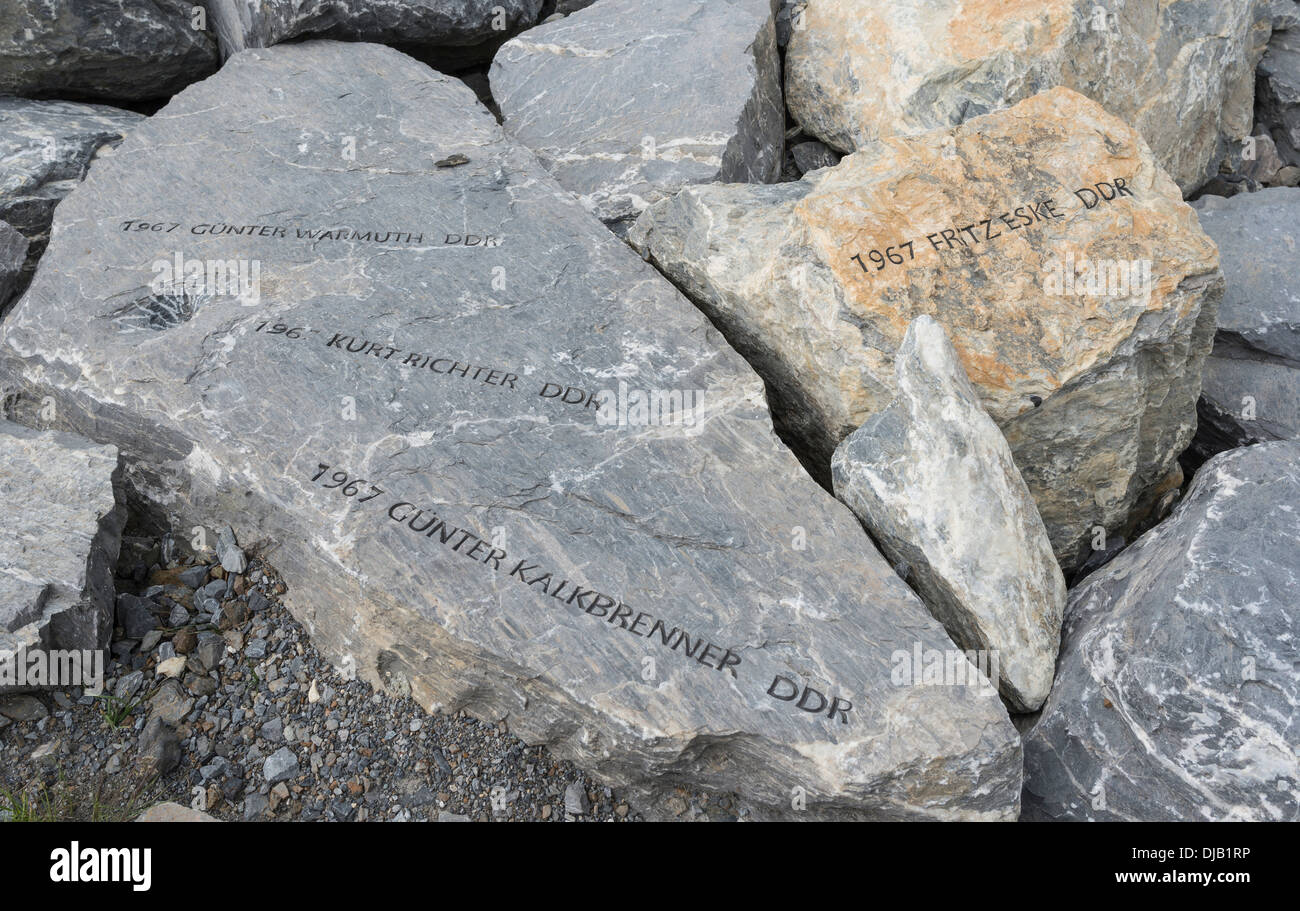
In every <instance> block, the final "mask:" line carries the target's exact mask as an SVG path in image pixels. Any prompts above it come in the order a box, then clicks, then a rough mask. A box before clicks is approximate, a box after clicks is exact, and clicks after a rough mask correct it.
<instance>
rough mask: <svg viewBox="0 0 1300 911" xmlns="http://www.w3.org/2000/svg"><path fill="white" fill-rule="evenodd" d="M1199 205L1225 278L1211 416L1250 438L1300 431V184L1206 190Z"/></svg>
mask: <svg viewBox="0 0 1300 911" xmlns="http://www.w3.org/2000/svg"><path fill="white" fill-rule="evenodd" d="M1196 209H1197V215H1198V216H1199V217H1200V221H1201V226H1202V227H1203V228H1204V229H1205V232H1206V233H1207V234H1209V235H1210V237H1212V238H1213V239H1214V242H1215V243H1216V244H1217V245H1218V247H1219V256H1220V260H1221V262H1222V265H1223V275H1224V280H1225V283H1226V287H1225V291H1224V295H1223V303H1222V305H1221V306H1220V307H1219V317H1218V331H1217V332H1216V334H1215V339H1214V350H1213V353H1212V354H1211V356H1210V359H1209V360H1208V361H1207V362H1206V365H1205V383H1204V386H1203V388H1202V390H1201V395H1202V397H1203V399H1204V405H1205V406H1208V409H1209V411H1208V415H1207V416H1208V418H1209V420H1211V421H1213V422H1214V423H1215V424H1218V425H1221V428H1222V430H1223V432H1225V433H1228V434H1229V435H1232V436H1236V437H1237V438H1239V439H1241V440H1243V441H1246V440H1251V441H1255V440H1278V439H1294V438H1297V437H1300V289H1298V288H1297V287H1296V277H1297V276H1300V189H1296V188H1293V187H1276V188H1273V189H1268V190H1263V191H1261V192H1258V193H1241V194H1238V195H1237V196H1234V197H1232V198H1231V199H1221V198H1219V197H1214V196H1205V197H1202V198H1201V199H1199V200H1197V202H1196ZM1203 413H1204V412H1203Z"/></svg>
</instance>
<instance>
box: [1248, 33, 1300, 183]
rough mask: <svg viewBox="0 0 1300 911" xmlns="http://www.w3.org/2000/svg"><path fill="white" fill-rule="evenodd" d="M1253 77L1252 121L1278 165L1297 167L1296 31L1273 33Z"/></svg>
mask: <svg viewBox="0 0 1300 911" xmlns="http://www.w3.org/2000/svg"><path fill="white" fill-rule="evenodd" d="M1256 77H1257V81H1256V92H1255V119H1256V121H1258V122H1259V123H1260V124H1262V125H1263V126H1265V127H1266V128H1267V129H1268V130H1269V132H1270V133H1271V134H1272V137H1273V141H1274V142H1275V143H1276V144H1277V150H1278V154H1279V155H1280V156H1281V158H1282V161H1283V162H1284V163H1285V164H1288V165H1292V166H1300V27H1297V28H1294V29H1288V30H1286V31H1280V32H1274V33H1273V38H1272V40H1270V41H1269V43H1268V49H1267V50H1266V51H1265V52H1264V58H1263V59H1262V60H1260V62H1259V68H1258V70H1256Z"/></svg>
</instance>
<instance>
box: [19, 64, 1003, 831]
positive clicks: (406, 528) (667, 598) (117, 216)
mask: <svg viewBox="0 0 1300 911" xmlns="http://www.w3.org/2000/svg"><path fill="white" fill-rule="evenodd" d="M326 85H328V86H329V90H328V91H325V90H323V86H326ZM197 112H203V116H202V117H197V116H195V114H196V113H197ZM346 136H351V137H354V138H355V144H354V145H352V146H349V145H348V144H346V143H344V141H343V137H346ZM352 152H354V153H355V155H354V157H345V153H347V154H351V153H352ZM455 155H459V156H462V157H463V158H466V159H468V162H467V163H466V164H463V165H461V166H459V167H442V168H439V167H436V166H435V165H434V162H436V161H445V160H446V159H448V158H450V157H452V156H455ZM104 164H105V166H104V167H102V168H99V167H97V168H96V169H94V170H93V171H92V173H91V175H90V177H89V178H88V181H87V183H86V184H85V185H84V186H83V187H82V188H81V189H80V190H79V191H78V192H77V193H75V194H73V195H72V196H71V197H70V198H69V199H68V200H67V201H66V202H65V203H64V205H62V206H61V207H60V208H59V211H58V215H57V218H58V226H57V228H56V232H55V237H54V241H53V243H52V245H51V247H50V249H49V251H48V252H47V254H46V257H45V260H44V261H43V263H42V267H41V269H40V271H39V273H38V275H37V277H36V280H35V281H34V283H33V285H32V287H31V288H30V290H29V292H28V293H27V294H26V295H25V296H24V297H23V299H22V301H21V302H20V303H19V305H18V307H17V308H16V309H15V311H14V313H13V314H12V315H11V317H10V318H9V320H8V321H7V323H6V324H5V327H4V331H3V337H2V339H0V361H3V366H0V377H3V378H4V379H3V380H0V384H2V385H4V386H6V387H8V388H9V389H10V391H11V392H13V393H16V396H17V397H16V400H15V399H10V400H9V401H12V402H14V404H13V407H14V410H15V411H17V412H19V413H22V414H24V415H26V414H28V413H29V412H30V410H31V409H33V408H34V407H36V405H37V403H39V401H40V397H41V396H43V395H50V396H51V397H53V398H55V399H56V400H57V401H58V403H59V414H60V417H61V420H64V421H66V422H67V423H68V424H70V425H75V426H83V427H85V428H86V431H87V432H88V433H90V434H91V435H93V436H95V437H97V438H100V439H111V440H114V441H118V442H119V443H120V444H121V446H122V448H123V450H124V452H125V454H126V456H127V458H128V460H129V472H128V478H129V480H130V482H131V484H132V486H133V488H134V490H135V492H136V494H137V495H138V496H140V497H142V498H143V499H148V500H152V501H153V507H152V510H153V513H154V515H155V518H156V519H158V520H159V521H164V522H167V523H168V524H170V525H172V526H173V527H175V528H183V529H189V528H191V527H192V526H193V525H194V524H204V525H206V526H208V527H211V526H212V525H213V524H214V523H215V522H216V521H217V520H218V518H221V519H229V520H230V521H231V522H232V523H233V525H234V531H235V533H236V536H237V538H238V541H239V545H240V547H241V548H245V549H249V550H250V551H252V552H260V553H263V554H264V555H265V557H266V558H267V559H268V560H269V561H270V562H271V563H272V565H274V566H276V567H277V568H278V569H279V570H280V572H281V573H282V574H283V577H284V579H285V581H286V583H287V585H288V589H289V591H288V596H287V598H288V601H287V603H288V604H289V606H290V607H291V609H292V610H294V612H295V614H296V616H298V617H300V618H301V619H302V620H303V622H304V623H305V624H306V625H307V626H308V628H309V629H310V630H311V632H312V635H313V638H314V640H315V641H316V642H318V643H319V645H320V647H321V648H322V650H323V651H324V652H325V653H327V654H329V655H331V656H332V657H333V658H334V660H336V661H338V662H339V663H340V664H341V665H343V666H350V667H354V668H355V669H356V670H357V672H358V673H360V674H362V675H363V676H365V677H366V678H367V679H370V680H374V681H378V682H381V683H383V684H384V685H386V686H387V687H389V688H391V689H394V690H399V691H407V690H409V691H411V692H412V693H413V694H414V695H415V696H416V697H417V698H418V699H419V700H420V701H421V702H422V703H423V704H424V705H426V706H429V707H433V706H441V707H443V708H446V709H449V710H458V709H466V710H468V711H470V712H472V713H474V714H475V715H477V716H479V717H483V718H491V719H501V718H504V719H507V720H508V721H509V724H510V727H511V729H512V730H514V731H515V732H516V733H518V734H519V735H520V736H522V737H524V738H525V739H526V740H528V741H530V742H537V743H547V744H549V745H550V746H551V748H552V749H553V750H555V751H556V752H557V753H558V754H559V755H562V756H565V757H570V758H573V759H575V760H578V761H580V762H582V763H583V764H584V765H585V766H586V767H587V768H589V769H590V770H591V771H592V772H593V774H597V775H599V776H600V777H601V778H602V779H603V780H605V781H607V782H614V783H620V784H622V785H624V786H626V787H628V788H629V789H630V792H629V793H633V794H640V793H646V794H648V793H650V792H651V791H653V790H654V789H656V788H659V789H662V788H672V787H675V786H677V784H679V783H683V782H690V783H692V784H693V785H695V786H699V787H704V788H708V789H720V790H725V791H737V792H740V793H741V794H742V795H743V797H744V798H745V799H747V800H750V801H752V802H753V804H754V805H755V807H757V808H758V810H757V812H758V813H759V815H796V813H797V812H804V813H806V814H808V815H810V816H846V817H863V816H873V817H889V818H893V817H908V818H915V817H941V818H948V817H978V818H1009V817H1014V816H1015V815H1016V813H1017V809H1018V807H1017V797H1018V794H1019V790H1020V784H1019V781H1020V750H1019V741H1018V738H1017V736H1016V733H1015V731H1014V729H1013V728H1012V727H1011V725H1010V723H1009V721H1008V719H1007V716H1006V713H1005V710H1004V709H1003V708H1002V705H1001V703H1000V702H999V701H998V700H997V697H996V694H995V692H994V691H993V690H992V689H991V688H989V687H924V686H906V687H902V686H894V685H892V683H891V676H890V675H891V660H892V658H893V656H894V655H895V654H896V653H897V652H900V651H902V652H904V653H906V652H907V650H909V649H913V648H921V649H933V650H947V649H951V648H952V645H951V642H950V641H949V640H948V638H947V636H946V635H945V634H944V633H943V630H942V628H941V627H940V626H939V624H938V623H937V622H935V621H934V620H933V619H932V618H931V617H929V615H928V614H927V613H926V612H925V610H924V607H923V606H922V605H921V604H920V602H919V601H918V600H917V599H916V597H915V596H914V595H913V594H912V593H911V592H910V590H908V589H907V588H906V586H905V585H904V584H903V583H902V582H901V581H900V580H899V579H898V578H897V576H895V575H894V574H893V572H892V571H891V570H890V568H889V567H888V565H887V564H886V563H885V562H884V560H883V559H882V558H881V557H880V556H879V554H878V553H877V552H876V551H875V550H874V549H873V548H872V546H871V544H870V542H869V540H868V538H867V537H866V535H865V534H863V533H862V531H861V529H860V527H859V526H858V524H857V522H856V521H855V520H854V518H853V516H852V515H851V514H850V513H849V511H848V510H847V509H845V508H844V507H843V506H841V505H839V504H838V503H836V502H835V501H834V500H833V499H831V498H830V497H829V496H828V495H826V494H825V493H824V492H823V491H821V490H820V489H818V488H817V486H816V485H815V484H814V483H813V481H812V480H811V479H809V478H808V477H807V476H806V475H805V474H803V473H802V471H801V469H800V467H799V465H798V463H797V462H796V460H795V458H794V457H793V455H792V454H791V453H790V452H789V451H788V450H786V449H785V448H784V447H783V446H782V445H781V444H780V442H779V440H778V439H777V438H776V436H775V435H774V434H773V432H772V428H771V423H770V417H769V415H768V413H767V410H766V408H765V407H764V396H763V387H762V383H761V382H760V380H759V379H758V377H757V376H755V375H754V373H753V372H752V370H751V369H750V368H749V367H748V366H747V365H746V364H745V362H744V361H743V360H742V359H741V358H740V357H739V356H738V355H736V354H735V353H734V352H733V351H732V350H731V349H730V348H728V347H727V346H726V344H725V343H724V342H723V341H722V339H721V337H720V336H719V335H718V334H717V333H716V332H715V331H714V330H713V329H712V328H711V327H710V326H709V324H708V322H707V321H706V320H705V319H704V318H703V317H702V316H701V315H700V314H699V313H698V311H696V310H695V308H693V307H692V306H691V304H690V303H689V302H688V301H687V300H686V299H685V298H683V297H682V296H681V295H680V294H679V293H677V292H676V291H675V290H674V289H673V288H672V287H671V285H669V284H668V283H667V282H666V281H664V280H663V279H662V278H661V277H660V276H658V275H657V274H656V273H655V272H654V271H653V270H652V269H650V268H649V267H648V266H646V265H645V264H644V263H642V262H640V261H639V260H638V259H637V257H636V256H635V255H634V254H632V253H631V252H630V251H629V250H628V249H627V248H626V246H625V245H624V244H622V243H621V242H619V241H618V240H617V238H615V237H613V236H612V235H611V234H610V233H609V232H608V231H607V230H606V229H605V228H604V227H602V226H601V225H600V223H599V222H598V221H596V220H595V219H593V218H592V217H591V216H590V215H589V214H588V213H586V212H585V211H584V210H583V209H582V208H581V207H580V206H579V205H578V204H577V202H576V201H575V200H574V199H573V197H572V196H571V195H570V194H568V193H567V192H565V191H564V190H563V189H562V188H561V187H560V186H559V185H558V184H557V183H555V181H554V180H553V179H551V178H550V177H549V176H547V175H546V174H545V173H544V172H543V171H542V170H541V169H540V168H539V167H538V165H537V163H536V159H535V158H534V157H533V156H532V154H531V153H530V152H528V151H527V150H526V149H523V148H522V147H520V146H518V145H516V144H514V143H512V142H509V141H507V140H506V138H505V137H504V134H503V133H502V132H501V130H500V128H499V127H498V126H497V124H496V123H495V121H494V120H493V119H492V117H491V116H490V115H489V114H488V113H487V111H486V110H484V109H483V108H481V107H479V106H478V104H477V102H476V101H475V99H474V96H473V93H472V92H471V91H470V90H469V89H468V88H466V87H465V86H464V85H463V84H462V83H460V82H459V81H457V80H454V79H450V78H448V77H444V76H441V75H439V74H437V73H435V72H433V71H432V70H429V69H428V68H427V67H425V66H423V65H421V64H418V63H416V62H415V61H413V60H411V59H409V58H407V57H404V56H403V55H401V54H399V53H397V52H395V51H392V50H389V49H387V48H381V47H377V46H374V45H365V44H338V43H333V42H306V43H302V44H292V45H281V46H279V47H276V48H271V49H268V50H259V51H247V52H245V53H243V54H240V55H237V56H236V57H234V58H232V59H231V60H230V61H229V62H228V63H227V65H226V66H225V67H223V69H222V70H221V72H220V73H219V74H218V75H217V76H215V77H213V78H212V79H210V80H208V81H206V82H204V83H201V84H199V85H196V86H193V87H191V88H190V89H188V90H186V91H185V92H183V93H181V95H179V96H178V97H177V98H176V99H174V100H173V101H172V103H171V104H169V105H168V106H167V107H166V108H164V109H163V110H162V111H160V112H159V113H158V114H157V115H155V116H154V117H152V118H151V119H150V120H149V121H148V122H147V123H146V124H144V125H142V126H141V127H140V129H139V130H138V131H136V132H135V133H134V134H133V135H132V136H131V137H130V138H128V140H127V143H126V144H125V145H124V147H123V148H122V149H120V150H119V153H118V154H116V155H114V156H113V158H112V159H110V160H109V161H107V162H105V163H104ZM86 250H93V251H95V254H94V256H88V255H87V254H86V252H85V251H86ZM177 256H181V257H182V258H183V261H194V262H203V263H207V262H208V261H220V262H222V263H224V264H225V265H226V267H227V268H226V272H227V273H228V274H240V272H239V263H240V261H241V260H242V261H243V262H244V264H245V265H246V266H247V267H248V268H246V269H244V274H245V275H246V277H248V278H249V279H250V281H249V282H247V283H246V286H240V285H238V284H236V286H235V287H234V288H232V287H230V285H229V284H228V283H227V284H225V285H224V286H221V285H218V284H214V283H213V280H212V279H209V278H207V277H205V278H204V281H203V282H202V286H201V287H200V283H197V282H196V283H195V284H194V286H192V287H190V288H187V289H173V290H174V293H172V294H171V295H170V296H169V295H167V294H163V293H160V292H159V291H158V290H157V289H151V287H150V283H151V281H152V280H153V279H155V278H156V277H158V276H159V275H160V274H163V273H162V272H161V271H159V268H158V264H164V265H165V263H167V262H174V261H175V258H176V257H177ZM252 263H257V264H259V265H258V273H257V276H258V278H257V281H256V282H253V281H252V280H251V279H252V276H253V269H252ZM182 272H184V268H183V269H182ZM223 291H224V292H225V293H218V292H223ZM647 314H654V317H653V318H652V319H650V318H647ZM601 390H608V391H609V394H607V395H605V396H601V397H600V398H598V399H595V400H593V399H592V396H593V395H594V394H596V393H598V392H599V391H601ZM648 392H653V393H654V401H655V403H656V407H655V414H654V415H653V416H652V415H650V414H649V413H648V411H647V409H646V408H645V407H644V401H643V396H644V395H645V394H646V393H648ZM673 393H676V394H677V396H678V397H677V398H676V399H675V400H674V399H673V398H672V397H671V396H672V394H673ZM688 395H689V399H688V398H687V396H688ZM665 396H668V398H667V401H668V405H667V406H666V407H667V410H666V411H665V405H664V402H665ZM600 403H604V407H603V409H602V408H600V407H597V405H598V404H600ZM638 403H640V404H638ZM778 677H779V678H781V679H780V680H778V679H777V678H778ZM769 690H770V691H771V695H769ZM836 700H841V701H838V702H837V701H836ZM846 701H847V702H851V703H852V706H851V708H850V707H848V706H847V704H846ZM801 702H802V703H803V707H802V708H801V707H800V705H799V703H801ZM832 710H834V711H832ZM792 789H801V790H799V791H792ZM792 794H795V795H796V796H798V795H805V794H806V807H807V809H806V810H804V811H796V810H794V809H792V806H793V804H792ZM802 802H803V799H802V797H801V799H800V800H799V801H796V803H802Z"/></svg>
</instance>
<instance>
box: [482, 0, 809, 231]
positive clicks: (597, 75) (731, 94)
mask: <svg viewBox="0 0 1300 911" xmlns="http://www.w3.org/2000/svg"><path fill="white" fill-rule="evenodd" d="M772 7H773V4H772V0H666V2H661V3H656V4H655V7H654V11H653V13H652V14H648V13H647V9H646V7H645V5H644V3H642V2H641V0H601V2H599V3H597V4H595V5H594V6H592V7H591V8H589V9H584V10H582V11H580V12H577V13H575V14H573V15H571V16H569V17H568V18H566V19H560V20H556V21H554V22H549V23H546V24H545V25H541V26H538V27H537V28H534V29H530V30H529V31H528V32H525V33H524V34H523V35H520V36H519V37H517V38H514V39H512V40H511V41H509V42H507V43H506V44H505V45H503V46H502V48H501V50H500V51H498V52H497V55H496V57H495V58H494V59H493V61H492V70H491V79H492V95H493V98H494V99H495V100H496V101H497V103H498V104H499V105H500V107H501V113H502V115H503V116H504V117H505V126H506V130H507V131H508V132H510V133H511V134H512V135H513V136H514V137H515V138H517V139H519V141H521V142H522V143H524V144H525V145H527V146H528V147H530V148H531V149H532V150H533V151H535V152H536V153H537V156H538V158H540V159H541V161H542V164H543V165H545V166H546V168H547V169H548V170H549V171H550V172H551V173H552V174H554V175H555V177H556V179H558V180H559V181H560V183H561V184H563V185H564V186H565V187H566V188H567V189H570V190H572V191H573V192H574V193H576V194H578V196H579V198H580V199H581V200H582V202H583V204H584V205H585V206H586V207H587V208H588V209H590V210H591V211H592V212H594V213H595V214H596V215H597V216H599V217H600V218H601V219H602V220H604V221H606V222H610V223H621V222H626V221H628V220H630V219H633V218H635V217H636V216H637V215H639V214H640V212H641V211H642V210H643V209H644V208H645V207H646V206H647V205H650V204H652V203H655V202H657V201H659V200H660V199H663V198H664V197H666V196H671V195H672V194H673V193H675V192H677V190H679V189H681V188H682V187H683V186H686V185H688V184H695V183H707V182H710V181H718V180H721V181H736V182H752V183H770V182H772V181H774V180H776V179H777V177H778V176H779V174H780V170H781V156H782V148H783V142H784V135H785V110H784V107H783V105H782V100H781V84H780V81H781V75H780V74H781V62H780V58H779V57H778V55H777V49H776V31H775V20H774V16H773V8H772Z"/></svg>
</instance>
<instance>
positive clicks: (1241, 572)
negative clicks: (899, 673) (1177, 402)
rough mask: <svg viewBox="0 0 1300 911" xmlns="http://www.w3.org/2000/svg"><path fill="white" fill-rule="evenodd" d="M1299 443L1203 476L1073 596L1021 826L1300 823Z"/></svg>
mask: <svg viewBox="0 0 1300 911" xmlns="http://www.w3.org/2000/svg"><path fill="white" fill-rule="evenodd" d="M1298 555H1300V443H1296V442H1292V441H1287V442H1278V443H1263V444H1260V445H1258V446H1249V447H1246V448H1245V449H1238V450H1234V451H1233V452H1229V453H1224V454H1222V455H1220V456H1218V457H1216V458H1214V459H1213V460H1211V461H1210V462H1207V463H1206V464H1205V465H1204V466H1203V467H1202V469H1201V471H1200V472H1199V473H1198V474H1197V476H1196V480H1195V481H1194V482H1193V483H1192V486H1191V488H1190V490H1189V491H1188V493H1187V496H1186V497H1185V498H1184V500H1183V502H1182V503H1181V504H1180V505H1179V506H1178V508H1177V509H1176V510H1175V511H1174V513H1173V515H1172V516H1171V517H1170V518H1169V519H1168V520H1167V521H1165V522H1164V523H1162V524H1161V525H1159V526H1157V527H1156V528H1154V529H1153V530H1152V531H1150V532H1148V533H1147V534H1146V535H1144V536H1143V537H1142V538H1140V539H1139V540H1138V541H1137V542H1135V543H1134V544H1133V545H1132V546H1131V547H1129V548H1128V549H1127V550H1125V551H1124V552H1123V553H1121V554H1120V555H1119V556H1118V557H1116V558H1115V560H1114V561H1113V562H1111V563H1110V564H1108V565H1107V566H1106V567H1105V568H1104V569H1102V570H1099V571H1098V572H1096V573H1094V574H1093V575H1092V576H1090V577H1089V578H1088V579H1087V580H1086V581H1085V582H1084V583H1083V584H1082V585H1080V586H1079V587H1077V588H1075V589H1074V590H1073V591H1072V592H1071V593H1070V602H1069V606H1068V607H1067V610H1066V619H1065V628H1064V633H1063V637H1062V645H1061V659H1060V662H1059V664H1058V665H1057V671H1056V683H1055V685H1054V686H1053V687H1052V694H1051V696H1049V697H1048V700H1047V703H1046V704H1045V705H1044V706H1043V711H1042V715H1041V716H1040V718H1039V720H1038V722H1037V724H1035V725H1034V727H1033V729H1032V730H1031V731H1030V732H1029V733H1028V734H1027V735H1026V739H1025V799H1024V808H1025V818H1026V819H1072V820H1273V821H1283V820H1291V821H1294V820H1295V819H1296V818H1297V815H1300V759H1297V751H1298V750H1300V712H1297V711H1296V706H1297V704H1298V703H1300V678H1297V676H1296V672H1295V669H1296V667H1297V665H1298V664H1300V639H1298V638H1297V637H1296V630H1297V628H1300V606H1298V605H1297V601H1296V597H1295V593H1296V591H1297V589H1298V588H1300V556H1298Z"/></svg>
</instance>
